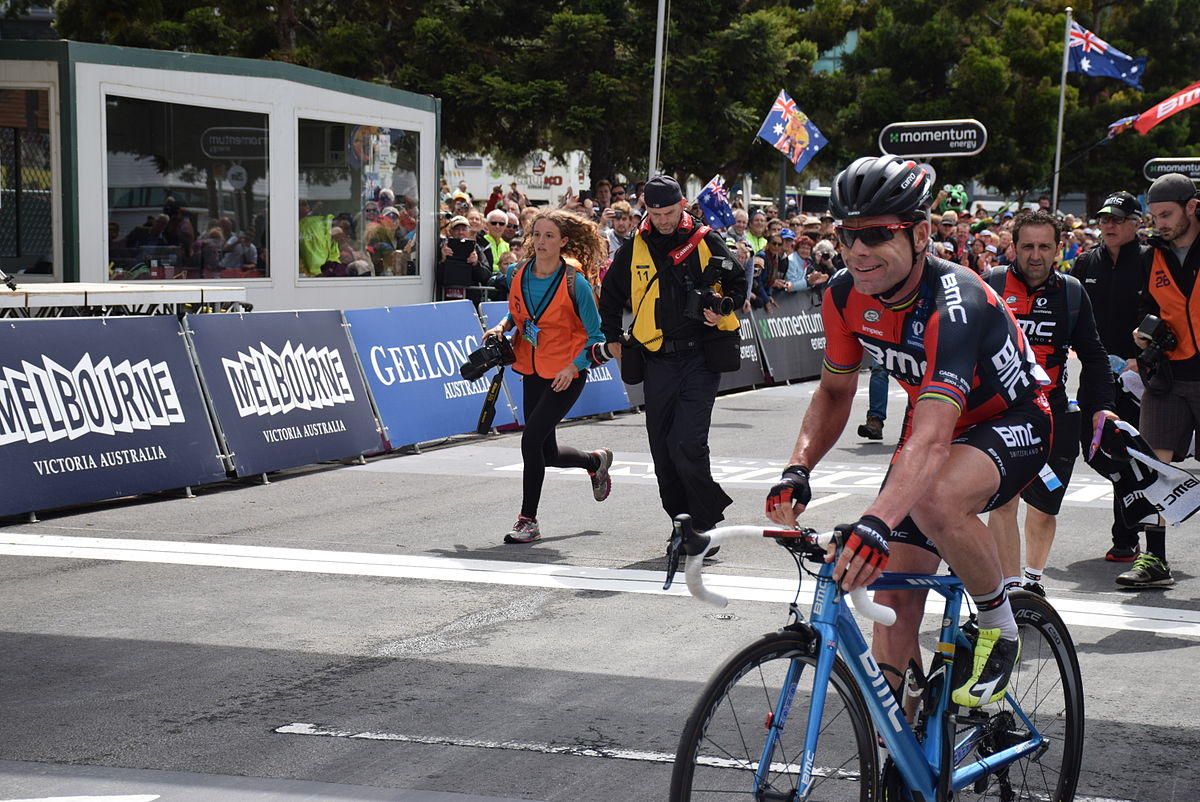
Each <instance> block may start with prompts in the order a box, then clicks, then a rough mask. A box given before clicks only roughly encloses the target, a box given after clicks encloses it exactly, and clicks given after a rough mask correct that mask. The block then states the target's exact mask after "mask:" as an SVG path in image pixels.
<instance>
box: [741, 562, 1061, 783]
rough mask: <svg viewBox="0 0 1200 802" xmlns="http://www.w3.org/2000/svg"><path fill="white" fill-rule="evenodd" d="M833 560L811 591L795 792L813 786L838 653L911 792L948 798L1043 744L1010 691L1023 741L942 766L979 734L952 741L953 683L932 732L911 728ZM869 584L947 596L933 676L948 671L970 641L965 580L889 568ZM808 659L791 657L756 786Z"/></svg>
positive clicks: (944, 691) (942, 695)
mask: <svg viewBox="0 0 1200 802" xmlns="http://www.w3.org/2000/svg"><path fill="white" fill-rule="evenodd" d="M832 574H833V564H832V563H826V564H824V565H823V566H822V567H821V569H820V571H819V572H818V575H817V576H818V578H817V588H816V593H815V595H814V598H813V605H812V612H811V620H810V621H808V622H807V625H808V626H809V627H811V629H812V630H813V631H814V633H815V635H816V637H815V638H814V646H815V653H816V656H817V662H816V673H815V677H814V679H813V694H812V706H811V707H810V709H809V721H808V728H807V737H806V740H805V745H804V753H803V757H802V760H801V765H800V782H799V788H798V790H799V794H798V798H800V799H804V798H805V796H806V795H807V794H808V793H809V792H810V790H811V785H812V781H813V776H812V771H813V765H814V762H815V759H816V747H817V739H818V738H819V735H820V732H821V727H820V724H821V718H822V716H823V714H824V707H825V692H826V689H827V688H828V686H829V681H830V675H831V673H832V671H833V666H834V660H835V657H836V656H837V655H838V654H840V655H841V657H842V660H843V661H844V662H845V663H846V665H847V667H848V668H849V669H850V671H851V673H852V674H853V676H854V679H855V681H856V683H857V684H858V686H859V688H860V689H862V690H863V691H864V693H863V697H864V699H865V702H866V708H867V712H868V714H869V715H870V717H871V720H872V722H873V723H874V725H875V729H876V730H877V731H878V732H879V734H880V735H881V737H882V738H883V741H884V744H885V745H886V746H887V749H888V751H889V753H890V754H891V757H892V760H893V761H894V763H895V765H896V768H897V769H898V771H899V772H900V774H901V776H902V777H903V778H904V781H905V783H906V785H907V786H908V788H909V790H910V791H911V792H912V793H913V794H914V799H924V800H930V801H932V800H943V799H947V798H948V797H949V792H950V791H951V790H953V791H957V790H960V789H962V788H965V787H967V786H968V785H971V784H972V783H974V782H975V781H976V780H977V779H979V778H980V777H982V776H983V775H985V774H987V773H989V772H992V771H995V770H997V769H1000V768H1002V767H1004V766H1005V765H1007V764H1009V763H1012V762H1013V761H1015V760H1018V759H1020V758H1021V757H1023V756H1025V755H1027V754H1029V753H1030V752H1033V751H1035V750H1037V749H1039V748H1040V747H1041V746H1042V744H1043V743H1044V741H1045V738H1044V736H1042V735H1041V733H1039V732H1038V731H1037V729H1036V728H1035V727H1034V725H1033V722H1032V721H1031V720H1030V719H1029V718H1028V716H1026V714H1025V713H1024V711H1022V710H1021V708H1020V706H1019V705H1018V704H1017V703H1016V700H1015V699H1013V698H1012V696H1011V695H1007V696H1006V697H1005V698H1006V701H1007V702H1008V703H1009V705H1010V706H1011V708H1012V710H1013V712H1014V713H1015V714H1016V716H1017V717H1018V718H1019V719H1020V721H1021V722H1022V724H1023V725H1024V726H1025V727H1027V728H1028V729H1029V732H1030V733H1031V737H1030V738H1029V739H1027V740H1025V741H1022V742H1021V743H1019V744H1017V745H1015V746H1011V747H1008V748H1006V749H1003V750H1000V751H998V752H996V753H995V754H992V755H989V756H987V757H982V758H980V759H979V760H976V761H973V762H972V763H969V764H967V765H965V766H961V767H959V768H957V769H954V770H953V771H952V772H950V773H948V772H947V771H946V770H945V769H944V768H943V767H944V766H953V764H954V763H955V762H956V759H957V758H958V756H960V755H965V754H967V753H969V751H970V749H971V748H972V747H973V746H974V744H975V743H976V742H977V740H978V737H979V735H978V734H968V735H967V736H966V737H965V738H963V739H962V740H961V741H960V742H959V743H958V744H954V745H953V746H951V743H950V742H951V741H952V740H953V738H954V729H953V728H954V724H955V723H956V717H955V716H954V715H953V714H951V713H950V709H951V701H950V694H951V691H952V688H951V687H950V686H951V682H950V681H949V677H948V676H944V681H943V682H941V685H940V691H939V693H938V698H937V699H936V700H935V703H934V709H933V710H932V711H930V713H929V719H928V720H929V722H930V723H929V726H928V732H927V734H926V738H925V740H924V743H923V744H922V743H921V742H919V741H918V740H917V738H916V735H915V734H914V733H913V730H912V727H911V726H910V724H909V723H908V720H907V718H906V717H905V715H904V711H903V710H902V709H901V708H900V704H899V703H898V702H897V700H896V697H895V694H893V692H892V689H891V687H890V686H889V685H888V682H887V679H886V678H885V677H884V676H883V672H882V671H881V670H880V668H879V665H878V664H877V663H876V662H875V660H874V658H873V657H872V656H871V649H870V646H868V645H867V642H866V639H865V638H864V637H863V634H862V631H861V630H860V628H859V625H858V622H857V620H856V619H855V618H854V615H853V613H852V612H851V610H850V609H849V605H848V604H846V599H845V597H844V596H843V594H841V593H840V592H839V591H838V590H837V587H836V584H835V583H834V581H833V577H832ZM870 589H871V590H913V591H916V590H921V589H925V590H932V591H934V592H935V593H938V594H939V595H941V596H942V597H943V598H944V599H945V600H946V605H945V612H944V613H943V618H942V631H941V637H940V640H939V642H938V647H937V652H936V658H937V659H936V661H935V668H934V670H933V671H932V672H931V675H930V679H931V680H932V678H933V677H934V676H936V675H937V674H938V672H944V674H947V675H948V673H949V671H950V668H951V664H952V662H953V658H954V652H955V649H956V648H958V647H959V646H963V647H965V646H966V640H965V638H964V637H963V636H962V634H961V632H960V630H959V626H958V621H959V616H960V614H961V611H962V598H963V592H964V590H963V585H962V581H961V580H960V579H959V578H958V577H956V576H932V575H927V574H892V573H885V574H884V575H883V576H882V577H881V578H880V579H879V580H878V581H876V582H875V583H874V584H872V585H871V588H870ZM802 668H803V666H802V665H801V664H799V663H796V662H793V663H792V666H791V668H790V669H789V670H788V674H787V679H786V682H787V687H788V688H789V690H790V691H791V692H789V693H786V694H782V695H781V698H780V700H779V702H778V705H777V708H776V710H775V711H774V717H773V721H772V727H771V732H770V734H768V737H767V739H766V743H765V745H764V749H763V754H762V758H761V759H760V761H759V765H758V768H757V771H756V774H755V789H756V790H758V788H759V787H760V786H761V785H762V784H763V783H764V782H765V778H766V776H767V772H768V771H769V770H770V768H771V756H772V755H773V754H774V751H775V747H776V743H777V740H778V733H779V732H781V731H782V729H783V727H784V726H785V724H786V722H787V715H788V712H789V709H790V707H791V704H792V698H793V696H794V691H795V688H796V685H797V684H798V682H799V675H800V672H801V670H802Z"/></svg>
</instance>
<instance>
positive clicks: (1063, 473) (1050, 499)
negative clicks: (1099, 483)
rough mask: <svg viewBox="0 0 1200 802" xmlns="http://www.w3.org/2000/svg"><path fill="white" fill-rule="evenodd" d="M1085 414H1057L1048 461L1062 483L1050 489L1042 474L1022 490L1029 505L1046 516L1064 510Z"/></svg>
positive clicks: (1077, 454) (1023, 497)
mask: <svg viewBox="0 0 1200 802" xmlns="http://www.w3.org/2000/svg"><path fill="white" fill-rule="evenodd" d="M1081 417H1082V415H1081V414H1080V412H1079V410H1075V411H1074V412H1060V413H1058V414H1057V415H1055V416H1054V437H1053V438H1051V441H1050V458H1049V459H1047V460H1046V464H1047V465H1049V466H1050V470H1052V471H1054V476H1055V478H1056V479H1058V482H1059V486H1058V487H1057V488H1055V489H1054V490H1051V489H1050V488H1049V487H1047V486H1046V483H1045V481H1043V480H1042V478H1041V477H1038V478H1037V479H1034V480H1033V482H1031V483H1030V485H1029V486H1028V487H1026V488H1025V489H1024V490H1022V491H1021V498H1022V499H1024V501H1025V503H1026V504H1028V505H1029V506H1030V507H1034V508H1036V509H1038V510H1041V511H1042V512H1044V513H1046V514H1047V515H1058V511H1059V510H1061V509H1062V503H1063V497H1064V496H1066V495H1067V485H1069V484H1070V483H1071V473H1072V472H1073V471H1074V470H1075V458H1076V457H1078V456H1079V426H1080V418H1081Z"/></svg>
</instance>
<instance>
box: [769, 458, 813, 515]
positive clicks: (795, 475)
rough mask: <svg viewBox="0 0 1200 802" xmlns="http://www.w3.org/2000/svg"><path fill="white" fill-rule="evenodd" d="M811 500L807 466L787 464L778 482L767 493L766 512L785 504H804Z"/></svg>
mask: <svg viewBox="0 0 1200 802" xmlns="http://www.w3.org/2000/svg"><path fill="white" fill-rule="evenodd" d="M810 501H812V489H811V488H810V487H809V486H808V468H805V467H804V466H803V465H789V466H787V467H786V468H784V469H783V476H782V477H780V479H779V482H778V484H776V485H775V486H774V487H772V488H771V492H770V493H768V494H767V514H768V515H769V514H770V513H771V510H773V509H775V508H776V507H780V506H783V505H785V504H804V505H807V504H808V502H810Z"/></svg>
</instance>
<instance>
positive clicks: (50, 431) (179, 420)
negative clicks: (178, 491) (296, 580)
mask: <svg viewBox="0 0 1200 802" xmlns="http://www.w3.org/2000/svg"><path fill="white" fill-rule="evenodd" d="M0 342H3V347H2V348H0V460H2V461H3V465H4V473H3V476H4V482H3V492H2V493H0V515H12V514H16V513H21V512H30V511H33V510H41V509H47V508H50V507H61V506H64V505H67V504H78V503H82V502H87V501H98V500H101V499H106V498H117V497H120V496H128V495H135V494H138V493H148V492H152V491H155V490H166V489H170V488H176V487H184V486H188V485H198V484H203V483H205V482H212V481H217V480H219V479H224V478H225V470H224V466H223V465H222V463H221V460H220V458H219V457H218V456H217V454H218V448H217V443H216V439H215V437H214V436H213V429H212V423H211V422H210V421H209V418H208V412H207V411H206V410H205V407H204V400H203V398H202V397H201V395H200V388H199V384H198V382H197V381H196V372H195V370H194V369H193V368H192V364H191V360H190V358H189V357H188V354H187V348H186V346H185V344H184V342H183V338H182V337H180V336H179V322H178V321H177V320H176V319H175V318H174V317H170V316H162V317H136V318H135V317H128V318H105V319H103V320H101V319H97V318H88V319H63V318H56V319H52V320H6V321H4V323H3V326H2V327H0Z"/></svg>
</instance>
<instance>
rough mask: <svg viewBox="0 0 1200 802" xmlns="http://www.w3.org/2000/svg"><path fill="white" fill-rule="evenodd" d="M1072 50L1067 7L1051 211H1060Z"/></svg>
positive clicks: (1069, 11)
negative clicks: (1059, 178) (1068, 72)
mask: <svg viewBox="0 0 1200 802" xmlns="http://www.w3.org/2000/svg"><path fill="white" fill-rule="evenodd" d="M1070 49H1071V7H1070V6H1067V28H1066V31H1065V32H1064V33H1063V59H1062V77H1061V78H1060V79H1059V83H1058V138H1057V140H1056V141H1055V143H1054V189H1053V190H1052V191H1051V193H1050V209H1051V210H1053V211H1057V210H1058V171H1059V163H1060V162H1061V161H1062V134H1063V113H1064V111H1065V110H1066V105H1067V65H1068V64H1069V63H1070V57H1071V56H1070Z"/></svg>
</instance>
